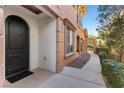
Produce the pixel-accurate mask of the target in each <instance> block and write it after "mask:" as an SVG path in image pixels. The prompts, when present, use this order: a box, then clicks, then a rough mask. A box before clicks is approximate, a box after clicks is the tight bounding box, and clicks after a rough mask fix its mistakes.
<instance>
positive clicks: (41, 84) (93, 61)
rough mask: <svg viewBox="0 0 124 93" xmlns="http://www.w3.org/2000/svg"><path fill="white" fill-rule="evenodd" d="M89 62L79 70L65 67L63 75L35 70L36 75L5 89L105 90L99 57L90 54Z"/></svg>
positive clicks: (7, 83)
mask: <svg viewBox="0 0 124 93" xmlns="http://www.w3.org/2000/svg"><path fill="white" fill-rule="evenodd" d="M90 55H91V58H90V60H89V62H88V63H87V64H86V65H85V66H84V67H83V68H82V69H77V68H73V67H68V66H65V67H64V69H63V71H62V72H61V73H58V74H57V73H53V72H49V71H46V70H43V69H40V68H37V69H35V70H33V72H34V74H32V75H30V76H28V77H26V78H24V79H22V80H19V81H17V82H15V83H13V84H10V83H9V82H7V81H6V83H5V87H12V88H105V87H106V85H105V82H104V80H103V77H102V75H101V65H100V61H99V57H98V56H97V55H96V54H94V53H90Z"/></svg>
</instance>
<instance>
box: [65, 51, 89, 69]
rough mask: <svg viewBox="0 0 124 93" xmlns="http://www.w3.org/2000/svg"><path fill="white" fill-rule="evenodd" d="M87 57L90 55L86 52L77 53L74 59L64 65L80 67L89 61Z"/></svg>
mask: <svg viewBox="0 0 124 93" xmlns="http://www.w3.org/2000/svg"><path fill="white" fill-rule="evenodd" d="M89 59H90V55H89V54H88V53H82V54H79V56H78V57H77V58H76V59H75V60H73V61H72V62H69V63H68V64H67V65H66V66H69V67H74V68H78V69H81V68H82V67H83V66H84V65H85V64H86V63H87V62H88V61H89Z"/></svg>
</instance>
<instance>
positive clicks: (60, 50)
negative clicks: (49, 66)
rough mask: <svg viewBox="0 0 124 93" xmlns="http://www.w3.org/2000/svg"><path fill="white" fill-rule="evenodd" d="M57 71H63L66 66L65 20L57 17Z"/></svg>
mask: <svg viewBox="0 0 124 93" xmlns="http://www.w3.org/2000/svg"><path fill="white" fill-rule="evenodd" d="M56 48H57V50H56V52H57V53H56V56H57V57H56V58H57V59H56V72H61V71H62V69H63V66H64V31H63V20H62V19H61V18H60V17H58V18H57V19H56Z"/></svg>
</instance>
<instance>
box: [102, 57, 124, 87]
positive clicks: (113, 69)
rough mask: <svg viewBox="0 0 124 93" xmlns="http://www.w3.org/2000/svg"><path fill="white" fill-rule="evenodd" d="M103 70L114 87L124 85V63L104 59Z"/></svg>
mask: <svg viewBox="0 0 124 93" xmlns="http://www.w3.org/2000/svg"><path fill="white" fill-rule="evenodd" d="M101 64H102V70H103V73H104V75H105V76H106V78H107V80H108V82H109V83H110V84H111V85H112V87H116V88H119V87H124V64H122V63H119V62H116V61H115V60H111V59H102V62H101Z"/></svg>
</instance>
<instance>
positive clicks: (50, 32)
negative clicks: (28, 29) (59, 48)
mask: <svg viewBox="0 0 124 93" xmlns="http://www.w3.org/2000/svg"><path fill="white" fill-rule="evenodd" d="M39 65H40V67H41V68H43V69H46V70H49V71H53V72H56V20H55V19H53V18H49V17H44V18H43V19H42V20H41V21H39Z"/></svg>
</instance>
